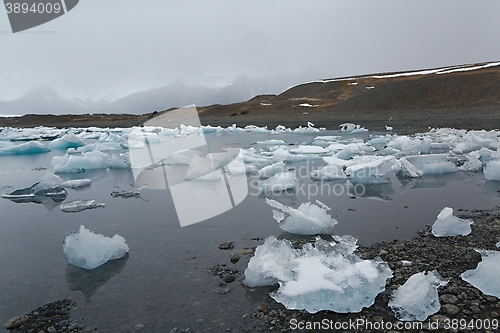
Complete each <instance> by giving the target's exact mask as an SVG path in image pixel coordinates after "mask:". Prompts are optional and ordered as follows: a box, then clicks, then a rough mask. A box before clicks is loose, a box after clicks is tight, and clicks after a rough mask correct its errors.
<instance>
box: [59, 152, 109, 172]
mask: <svg viewBox="0 0 500 333" xmlns="http://www.w3.org/2000/svg"><path fill="white" fill-rule="evenodd" d="M109 161H110V157H109V156H108V155H107V154H105V153H103V152H100V151H90V152H87V153H83V154H81V155H67V154H66V155H64V156H54V157H53V158H52V161H51V162H50V164H51V165H52V166H53V167H54V171H55V172H56V173H73V172H85V171H86V170H93V169H107V168H109Z"/></svg>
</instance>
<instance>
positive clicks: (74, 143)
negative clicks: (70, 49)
mask: <svg viewBox="0 0 500 333" xmlns="http://www.w3.org/2000/svg"><path fill="white" fill-rule="evenodd" d="M83 146H85V141H83V140H82V139H80V138H79V137H78V136H76V135H75V134H74V133H69V134H66V135H64V136H63V137H61V138H59V139H55V140H54V141H52V142H50V143H49V148H50V149H68V148H78V147H83Z"/></svg>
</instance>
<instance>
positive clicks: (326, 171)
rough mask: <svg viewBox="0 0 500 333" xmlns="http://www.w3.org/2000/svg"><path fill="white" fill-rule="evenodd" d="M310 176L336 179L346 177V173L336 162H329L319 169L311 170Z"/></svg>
mask: <svg viewBox="0 0 500 333" xmlns="http://www.w3.org/2000/svg"><path fill="white" fill-rule="evenodd" d="M311 178H312V179H314V180H337V179H346V178H347V175H346V174H345V173H344V170H343V169H342V167H341V166H339V165H336V164H329V165H327V166H324V167H322V168H320V169H317V170H313V171H312V172H311Z"/></svg>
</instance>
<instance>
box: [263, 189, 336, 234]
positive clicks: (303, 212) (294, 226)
mask: <svg viewBox="0 0 500 333" xmlns="http://www.w3.org/2000/svg"><path fill="white" fill-rule="evenodd" d="M266 203H267V204H268V205H269V206H271V207H273V208H276V209H277V210H273V218H274V219H275V220H276V221H277V222H278V224H279V227H280V228H281V229H283V230H285V231H287V232H289V233H292V234H298V235H317V234H332V233H333V227H335V225H336V224H337V220H335V219H334V218H332V217H331V215H330V214H328V213H327V211H329V210H330V207H328V206H327V205H325V204H323V203H322V202H320V201H317V200H316V204H313V203H311V202H306V203H303V204H301V205H300V206H299V208H297V209H295V208H292V207H288V206H285V205H283V204H281V203H279V202H277V201H275V200H271V199H267V198H266ZM278 210H279V211H278ZM285 213H286V214H288V217H285Z"/></svg>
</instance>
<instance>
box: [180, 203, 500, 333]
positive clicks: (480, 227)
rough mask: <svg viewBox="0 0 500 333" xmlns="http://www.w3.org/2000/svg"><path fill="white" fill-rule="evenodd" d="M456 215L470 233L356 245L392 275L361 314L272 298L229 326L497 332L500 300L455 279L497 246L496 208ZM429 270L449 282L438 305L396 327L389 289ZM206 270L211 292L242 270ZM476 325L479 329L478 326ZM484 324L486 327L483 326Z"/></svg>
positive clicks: (252, 290)
mask: <svg viewBox="0 0 500 333" xmlns="http://www.w3.org/2000/svg"><path fill="white" fill-rule="evenodd" d="M459 213H460V215H459V217H461V218H471V219H473V220H474V224H473V225H472V233H471V234H470V235H468V236H455V237H439V238H438V237H435V236H433V235H432V233H431V226H427V227H426V228H425V229H423V230H421V231H419V233H418V235H417V236H416V237H415V238H414V239H411V240H394V241H392V242H384V243H378V244H374V245H372V246H369V247H363V246H361V247H359V248H358V249H357V251H356V253H357V254H358V255H359V256H360V257H362V258H363V259H373V258H375V257H380V258H382V259H383V260H384V261H386V262H387V263H388V264H389V266H390V268H391V269H392V270H393V277H392V278H390V279H388V281H387V285H386V290H385V292H383V293H381V294H379V295H378V296H377V298H376V300H375V303H374V304H373V305H372V306H370V307H369V308H365V309H364V310H363V311H361V312H360V313H350V314H339V313H334V312H332V311H321V312H318V313H316V314H309V313H307V312H306V311H292V310H287V309H285V307H284V306H282V305H281V304H279V303H277V302H275V301H274V300H273V299H272V298H271V297H265V298H264V299H263V300H262V301H261V302H260V304H258V306H257V307H256V308H255V311H254V312H253V314H251V315H250V316H249V318H243V319H244V320H245V322H244V323H243V324H245V325H248V326H247V327H246V328H239V329H234V330H231V332H252V331H254V332H265V331H274V332H312V331H325V330H321V329H317V330H314V329H313V330H307V329H300V328H298V327H299V323H302V324H303V325H307V324H311V325H312V324H313V323H325V322H328V323H329V324H328V325H334V323H349V322H356V323H358V322H363V325H361V326H356V328H355V329H352V327H347V329H344V330H341V331H342V332H409V331H411V332H414V331H421V332H436V331H440V332H458V331H460V332H500V329H498V328H497V329H494V328H493V326H494V325H493V324H494V323H496V326H497V327H498V326H500V324H498V321H500V299H498V298H496V297H493V296H488V295H485V294H483V293H482V292H481V291H480V290H478V289H476V288H475V287H473V286H472V285H470V284H469V283H467V282H465V281H463V280H462V279H461V277H460V274H462V273H463V272H465V271H467V270H469V269H474V268H476V267H477V264H478V263H479V262H480V261H481V256H480V255H479V254H478V253H477V252H476V251H475V250H474V249H487V250H498V248H497V247H496V246H495V245H496V243H498V242H499V241H500V214H499V212H498V207H497V209H495V210H493V211H482V210H481V211H479V210H478V211H459ZM304 242H305V241H292V243H294V245H296V246H297V247H301V246H302V245H303V243H304ZM247 252H248V251H247ZM232 258H233V259H234V257H232ZM402 261H411V263H412V264H411V266H407V265H404V264H403V262H402ZM432 270H437V271H438V272H439V273H440V274H441V276H442V277H444V278H446V279H449V280H450V281H449V283H448V284H447V285H446V286H445V287H441V288H439V289H438V292H439V295H440V303H441V309H440V310H439V312H438V313H436V314H434V315H432V316H431V317H430V318H428V319H427V320H426V321H424V322H423V323H422V325H423V326H422V328H421V329H417V330H413V329H399V330H398V329H395V326H396V323H397V320H396V318H395V317H394V313H393V312H392V311H391V309H390V308H389V307H388V305H387V304H388V302H389V300H390V298H391V295H392V293H393V291H394V290H395V289H396V288H397V287H399V286H400V285H402V284H404V283H405V281H406V280H407V279H408V278H409V277H410V276H411V275H413V274H415V273H418V272H422V271H432ZM210 271H211V272H213V274H214V275H218V276H219V277H221V282H220V286H221V287H220V289H218V290H217V291H216V292H221V291H222V290H226V291H227V292H229V290H230V288H229V287H228V286H227V283H226V282H224V281H232V280H234V279H233V278H228V276H231V275H233V276H236V277H237V281H241V280H242V279H243V272H240V271H238V270H232V269H231V263H229V262H228V263H227V265H215V266H213V267H211V268H210ZM233 287H234V286H233ZM244 288H246V289H247V292H248V293H259V291H260V292H262V291H263V290H265V291H266V292H270V291H274V290H275V289H276V288H275V287H274V288H271V287H265V288H247V287H244ZM255 318H256V319H259V321H258V322H257V324H256V323H255V321H253V320H252V319H255ZM365 323H366V324H365ZM453 323H455V325H458V327H457V329H454V328H453V327H451V326H452V325H453ZM318 325H319V324H318ZM429 325H431V326H429ZM432 325H434V326H432ZM461 325H462V326H464V325H465V327H461ZM481 325H482V326H483V327H480V326H481ZM487 325H489V326H490V329H485V328H484V326H487ZM390 326H392V327H390ZM448 326H450V327H448ZM240 327H241V326H240ZM447 328H448V329H447ZM179 332H180V331H179ZM186 332H187V331H186Z"/></svg>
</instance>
